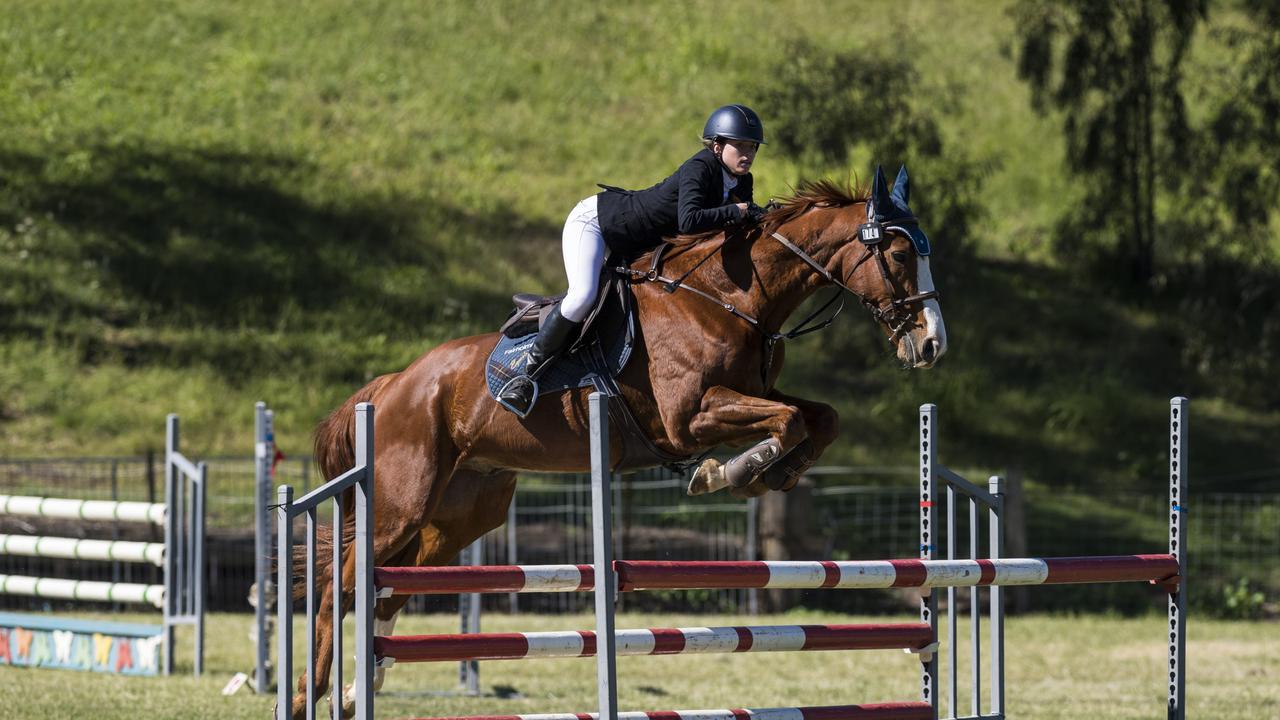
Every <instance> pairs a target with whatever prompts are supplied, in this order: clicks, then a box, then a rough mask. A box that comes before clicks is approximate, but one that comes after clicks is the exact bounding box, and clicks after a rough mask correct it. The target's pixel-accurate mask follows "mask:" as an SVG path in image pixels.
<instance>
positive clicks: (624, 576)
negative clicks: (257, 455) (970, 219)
mask: <svg viewBox="0 0 1280 720" xmlns="http://www.w3.org/2000/svg"><path fill="white" fill-rule="evenodd" d="M607 402H608V401H607V399H606V398H604V397H603V396H600V395H598V394H593V395H592V396H591V398H590V410H591V431H592V439H591V460H592V463H591V464H592V489H593V499H592V509H593V516H594V517H593V519H594V542H595V548H596V552H595V558H594V560H595V564H594V565H545V566H540V565H534V566H521V565H510V566H492V567H487V566H486V567H390V568H376V569H375V568H372V562H373V558H372V543H371V538H370V537H368V534H367V533H368V530H369V529H370V528H372V516H371V510H370V508H371V505H370V504H368V503H369V501H370V500H371V497H372V492H373V490H372V485H371V481H372V466H373V457H372V443H373V440H372V433H373V427H372V426H373V423H372V408H371V407H370V406H368V405H361V406H358V411H357V438H358V440H357V446H358V449H357V459H356V467H355V468H353V469H352V470H350V471H348V472H347V473H345V474H344V475H342V476H341V477H339V478H338V479H335V480H333V481H331V482H330V483H328V484H326V485H325V486H324V487H322V488H319V489H317V490H316V491H314V492H312V493H310V494H308V495H307V496H306V497H305V498H303V499H302V500H300V501H299V502H298V503H297V504H292V503H291V502H290V499H291V494H290V493H289V491H288V488H281V490H280V499H281V509H280V511H279V512H280V518H281V528H282V529H281V530H280V547H281V551H280V557H282V558H287V557H289V554H290V552H289V551H290V548H291V544H290V543H291V539H290V535H289V533H288V530H287V528H288V525H289V520H291V519H292V518H294V517H297V516H298V515H302V514H306V515H307V516H308V528H309V530H308V548H310V549H309V551H308V571H307V578H308V585H309V590H308V600H307V607H308V618H309V619H308V629H309V631H311V630H313V629H314V625H315V619H314V617H315V611H314V607H315V603H314V592H315V589H314V572H313V568H314V554H315V551H314V507H315V505H316V503H318V502H319V501H321V500H323V499H327V498H332V497H337V496H338V494H339V493H340V492H342V491H343V490H345V489H346V488H347V487H352V486H354V487H355V488H356V492H357V520H356V522H357V527H358V528H360V527H363V528H364V530H363V531H360V530H359V529H358V531H357V542H358V543H359V547H358V548H357V553H358V559H357V568H358V570H357V574H356V643H357V649H356V658H357V669H356V672H357V675H356V678H355V679H354V682H355V687H356V690H357V693H356V696H357V706H356V717H357V718H361V719H362V720H370V719H371V718H372V717H373V715H372V712H373V694H372V690H371V688H372V677H373V668H374V667H375V665H379V666H384V667H385V666H387V665H390V664H391V663H394V662H423V661H446V660H447V661H457V660H462V659H468V658H470V659H477V658H478V659H532V658H540V657H570V656H575V657H588V656H592V655H595V656H596V657H597V681H598V688H599V708H598V712H597V713H589V714H588V713H581V714H559V715H539V716H516V717H519V718H523V719H525V720H532V719H533V718H538V720H559V719H560V718H564V719H565V720H582V719H583V718H586V717H598V718H600V719H601V720H604V719H606V718H607V719H608V720H617V719H618V718H619V717H621V718H624V720H633V719H634V720H645V718H648V719H650V720H653V719H654V718H673V717H677V716H696V717H698V718H700V719H702V720H712V719H715V720H720V719H723V720H741V719H742V718H752V717H753V718H756V719H757V720H863V719H866V718H879V719H881V720H890V719H895V720H938V719H939V718H943V717H945V718H946V719H947V720H996V719H1002V718H1005V717H1006V710H1005V696H1004V658H1005V652H1004V627H1003V622H1004V616H1003V597H1002V594H1001V592H1000V590H999V586H1001V585H1056V584H1068V583H1115V582H1151V583H1156V584H1159V585H1161V586H1162V587H1163V588H1164V589H1165V590H1167V591H1168V592H1169V593H1170V599H1169V618H1170V620H1169V622H1170V634H1169V668H1170V673H1169V719H1170V720H1185V685H1184V682H1183V671H1184V664H1185V653H1186V648H1185V630H1186V628H1185V624H1186V620H1185V616H1184V612H1185V606H1184V596H1185V587H1184V585H1183V582H1184V577H1185V572H1184V570H1185V550H1186V548H1185V544H1184V543H1183V542H1181V540H1182V536H1183V535H1184V534H1185V513H1186V506H1185V496H1186V457H1187V439H1186V407H1187V401H1186V400H1185V399H1183V398H1175V399H1174V400H1173V401H1172V403H1171V410H1170V413H1171V414H1170V417H1171V420H1170V438H1171V439H1170V443H1171V444H1170V451H1171V459H1170V484H1169V488H1170V490H1169V492H1170V504H1171V505H1170V507H1171V513H1170V528H1169V537H1170V545H1169V549H1170V552H1169V553H1168V554H1151V555H1113V556H1098V557H1068V558H1003V557H1001V553H1002V549H1003V548H1002V547H1001V532H1002V514H1003V510H1004V507H1003V505H1004V502H1003V494H1002V489H1001V484H1000V480H999V478H991V479H990V481H989V482H988V485H987V488H986V489H983V488H981V487H979V486H978V485H975V484H973V483H971V482H969V481H967V480H965V479H964V478H963V477H962V476H960V475H959V474H958V473H956V472H955V471H953V470H951V469H949V468H947V467H946V466H944V465H942V464H941V463H939V462H938V428H937V408H936V407H934V406H932V405H926V406H923V407H921V409H920V446H919V447H920V451H921V457H920V490H921V494H920V509H921V512H920V528H921V545H920V552H919V557H918V558H912V559H902V560H858V561H803V562H763V561H727V562H714V561H700V562H663V561H627V560H611V558H610V553H611V545H610V540H611V539H610V536H609V532H608V530H609V522H608V520H609V517H610V513H611V508H610V502H609V501H610V496H611V493H610V491H609V483H608V480H609V477H610V472H609V449H608V425H607V421H606V418H607ZM941 488H945V490H946V493H945V497H946V508H947V512H946V516H947V520H948V522H947V523H946V526H947V530H946V532H947V558H946V559H945V560H939V559H937V552H938V547H937V543H938V542H939V538H940V536H941V534H940V528H939V527H938V526H937V523H936V517H937V514H938V513H937V509H938V508H937V507H936V506H935V503H936V502H937V501H938V498H939V495H938V493H939V491H940V489H941ZM961 496H963V497H966V498H967V499H968V508H969V557H968V558H967V559H956V557H955V556H956V554H957V549H956V545H957V542H956V534H957V533H956V524H955V516H956V512H957V509H958V507H959V506H958V504H957V503H958V500H957V498H958V497H961ZM362 501H363V502H364V503H365V504H363V505H361V504H360V503H361V502H362ZM981 507H986V508H987V509H988V516H989V517H988V526H989V542H988V545H989V551H988V556H987V557H982V558H980V557H979V542H978V540H979V537H978V536H979V526H980V519H981V513H980V508H981ZM340 512H341V510H340V508H339V512H338V514H339V515H340ZM361 523H363V525H361ZM337 526H338V524H335V527H337ZM361 532H363V533H364V534H363V535H362V534H361ZM335 534H336V533H335ZM335 552H336V548H335ZM288 565H289V563H287V562H286V563H282V564H281V570H280V579H279V583H280V586H281V587H288V586H289V583H290V582H291V577H290V576H289V574H288V573H289V570H288ZM979 586H990V587H991V588H992V589H991V591H990V593H989V596H988V602H989V622H990V632H991V635H990V643H991V657H990V672H991V688H992V691H991V696H990V698H989V700H988V705H989V707H988V709H987V711H986V713H985V714H983V711H982V709H981V704H982V702H981V701H982V698H981V685H982V677H981V663H982V658H981V646H980V642H979V640H980V629H981V628H980V612H981V609H980V603H979V599H980V598H979V594H978V590H977V588H978V587H979ZM944 587H945V588H948V594H949V600H950V602H948V621H949V628H948V638H947V645H948V648H947V652H948V658H949V660H950V663H949V674H948V676H947V683H946V685H947V692H948V695H949V703H950V705H949V707H948V708H947V709H948V710H949V714H947V715H946V716H943V715H942V703H941V701H940V699H939V692H938V690H939V681H940V674H939V662H938V660H939V656H938V649H939V642H938V617H937V608H938V605H939V602H938V601H939V599H940V598H939V595H938V592H939V588H944ZM956 587H969V588H970V593H972V595H971V602H970V613H971V614H970V622H971V633H970V642H971V645H972V648H971V651H972V658H973V661H972V664H973V671H972V672H973V674H972V678H971V692H970V695H971V698H970V712H969V713H967V714H964V715H960V714H959V713H958V712H957V707H958V705H960V704H961V700H960V698H959V697H958V689H959V688H958V679H957V675H958V673H957V662H956V658H957V652H956V643H957V640H958V637H957V636H958V632H957V624H956V614H957V613H956V602H955V588H956ZM749 588H797V589H815V590H816V589H858V588H919V589H920V590H921V605H920V618H919V619H920V622H916V623H902V624H874V625H830V626H803V627H801V626H762V627H728V628H650V629H644V630H616V629H615V628H614V612H615V610H614V603H613V598H614V593H615V592H635V591H643V590H689V589H749ZM585 591H595V592H596V593H597V594H596V631H595V632H594V633H592V632H586V631H577V632H557V633H499V634H484V633H479V634H475V635H470V636H461V635H420V636H398V637H390V636H389V637H376V638H375V637H373V636H372V631H373V626H372V607H373V605H372V603H373V600H374V598H375V597H387V596H391V595H416V594H452V593H459V592H478V593H512V592H585ZM288 605H289V604H288V603H281V610H280V622H279V626H280V629H279V632H280V648H281V649H280V652H281V661H280V663H279V672H280V676H279V677H280V680H279V687H280V690H279V693H280V708H281V713H282V715H281V717H284V714H285V713H287V712H288V707H289V706H288V703H289V700H290V698H289V691H288V687H289V685H290V682H289V678H290V675H291V666H290V664H289V663H288V661H287V660H286V658H287V653H288V648H289V647H290V644H291V641H292V636H291V633H290V631H289V627H290V624H289V621H290V616H289V615H288V613H287V610H286V609H287V608H288ZM337 625H338V626H339V627H340V624H337ZM339 643H340V641H339V640H338V639H337V638H336V637H335V658H340V657H341V654H342V653H341V646H340V644H339ZM886 648H901V649H905V650H908V651H910V652H915V653H919V654H920V659H921V678H922V689H921V700H919V701H909V702H885V703H872V704H862V705H835V706H826V707H788V708H755V709H750V708H746V709H744V708H736V709H735V708H729V709H722V710H705V711H703V710H699V711H676V712H675V713H671V712H665V711H664V712H658V713H619V712H618V711H617V707H616V703H617V695H618V693H617V678H616V666H615V658H616V657H617V656H618V655H663V654H679V653H692V652H700V653H714V652H748V651H749V652H768V651H815V650H851V649H886ZM311 655H312V648H311V647H310V646H308V656H309V658H310V656H311ZM337 670H338V668H336V667H335V673H334V682H333V687H334V688H341V686H342V685H341V677H340V676H339V675H338V672H337ZM308 673H309V674H310V673H314V660H313V659H309V660H308ZM307 692H308V695H307V700H308V702H309V703H311V705H312V706H314V703H315V700H316V698H314V697H312V692H311V690H310V688H308V691H307ZM335 705H339V703H335ZM690 714H692V715H690ZM451 720H479V718H478V717H471V718H454V719H451Z"/></svg>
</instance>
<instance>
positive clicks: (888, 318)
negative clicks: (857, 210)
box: [772, 217, 938, 337]
mask: <svg viewBox="0 0 1280 720" xmlns="http://www.w3.org/2000/svg"><path fill="white" fill-rule="evenodd" d="M916 224H918V221H917V220H916V219H915V218H914V217H906V218H894V219H893V220H892V221H891V222H890V223H882V222H879V221H876V220H871V221H870V222H867V223H865V224H863V225H861V226H859V227H858V239H859V240H861V241H862V244H863V246H864V248H865V249H864V251H863V253H862V257H860V258H858V261H857V262H855V263H854V264H853V267H852V268H850V269H849V272H848V273H846V274H845V276H844V278H843V279H838V278H836V277H835V276H834V275H832V274H831V271H829V270H827V269H826V268H825V267H823V266H822V264H821V263H819V262H818V261H817V260H814V259H813V257H811V256H810V255H809V254H808V253H806V252H805V251H804V250H802V249H800V247H799V246H798V245H796V244H795V243H793V242H791V241H790V240H788V239H787V238H785V237H783V236H782V234H781V233H778V232H774V233H772V237H773V239H774V240H777V241H778V242H780V243H782V245H783V246H784V247H786V248H787V249H788V250H790V251H791V252H792V253H795V255H796V256H797V257H799V258H800V259H801V260H803V261H805V262H806V263H807V264H808V265H809V267H812V268H813V269H814V270H816V271H817V272H818V274H820V275H822V277H824V278H826V280H827V281H828V282H830V283H832V284H834V285H838V286H840V287H841V288H843V289H844V290H845V291H846V292H848V293H849V294H850V295H853V296H854V297H856V298H858V302H861V303H862V304H863V305H864V306H865V307H866V308H867V309H868V310H870V311H871V316H872V317H873V318H875V319H876V321H877V322H880V323H883V324H884V326H885V327H887V328H889V331H890V332H891V333H893V335H894V337H897V336H898V335H900V334H901V332H902V329H903V328H904V327H906V325H907V323H908V322H910V320H911V316H912V313H911V312H910V311H908V310H907V306H908V305H911V304H913V303H918V302H923V301H925V300H933V299H936V298H937V297H938V291H937V290H930V291H929V292H923V293H916V294H915V295H908V296H906V297H902V298H899V297H895V293H896V290H895V289H894V287H893V281H892V280H891V279H890V278H889V261H887V260H885V259H884V247H883V246H884V239H885V231H886V230H896V231H898V232H901V233H902V234H904V235H906V234H907V231H906V229H905V228H904V227H900V226H903V225H916ZM914 247H915V246H914V245H912V248H913V250H914ZM873 257H874V258H875V259H876V265H877V267H879V268H880V279H881V280H882V281H883V282H884V287H885V290H887V291H888V297H889V303H888V305H887V306H885V307H882V306H881V305H880V304H878V303H875V302H872V301H871V300H869V299H868V298H867V296H865V295H863V294H862V293H860V292H858V291H856V290H854V289H853V288H851V287H849V283H848V280H849V278H851V277H853V274H854V273H855V272H857V271H858V268H859V267H861V265H862V263H864V262H866V261H867V260H869V259H871V258H873Z"/></svg>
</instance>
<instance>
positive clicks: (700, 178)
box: [596, 148, 752, 257]
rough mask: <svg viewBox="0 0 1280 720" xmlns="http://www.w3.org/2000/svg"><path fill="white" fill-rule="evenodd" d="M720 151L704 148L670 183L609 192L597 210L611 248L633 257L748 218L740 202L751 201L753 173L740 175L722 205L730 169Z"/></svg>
mask: <svg viewBox="0 0 1280 720" xmlns="http://www.w3.org/2000/svg"><path fill="white" fill-rule="evenodd" d="M722 167H723V166H722V165H721V164H720V160H719V159H718V158H716V156H715V153H713V152H711V151H710V150H708V149H705V148H704V149H703V150H701V151H700V152H698V154H696V155H694V156H693V157H691V158H689V159H688V160H686V161H685V163H684V164H683V165H681V166H680V169H678V170H676V171H675V173H674V174H672V175H671V176H670V177H668V178H667V179H666V180H663V181H662V182H660V183H658V184H657V185H654V186H653V187H651V188H648V189H646V190H620V189H618V188H608V189H606V190H605V191H604V192H602V193H600V195H599V198H598V200H597V201H596V203H597V204H596V211H597V213H598V214H599V218H600V232H601V234H603V235H604V241H605V244H606V245H608V246H609V249H610V250H612V251H613V252H616V253H621V254H623V255H626V256H628V257H634V256H636V255H639V254H641V253H643V252H645V251H646V250H649V249H650V248H653V247H655V246H657V245H658V244H659V243H661V242H662V238H664V237H674V236H676V235H691V234H694V233H700V232H705V231H707V230H717V229H719V228H722V227H725V226H727V225H731V224H733V223H735V222H738V221H739V220H741V219H742V213H741V212H740V211H739V210H738V208H737V207H736V205H735V204H736V203H740V202H751V199H752V196H751V184H752V180H751V173H747V174H746V175H739V176H738V185H737V187H735V188H734V189H733V190H731V191H730V192H729V204H728V205H722V204H720V203H721V198H723V197H724V174H723V173H724V171H723V170H722Z"/></svg>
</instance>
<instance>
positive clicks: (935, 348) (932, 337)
mask: <svg viewBox="0 0 1280 720" xmlns="http://www.w3.org/2000/svg"><path fill="white" fill-rule="evenodd" d="M916 285H917V287H918V290H917V292H922V293H926V292H933V291H934V290H936V289H937V288H935V287H934V285H933V274H932V273H930V272H929V258H928V257H917V258H916ZM923 314H924V331H923V337H921V338H920V343H919V344H918V346H917V347H919V348H920V358H919V360H918V361H917V363H916V364H915V367H921V368H924V367H930V366H932V365H933V364H934V363H935V362H937V361H938V358H940V357H942V354H943V353H945V352H946V351H947V326H946V324H945V323H943V322H942V306H941V305H939V304H938V300H937V299H936V298H930V299H928V300H925V301H924V310H923Z"/></svg>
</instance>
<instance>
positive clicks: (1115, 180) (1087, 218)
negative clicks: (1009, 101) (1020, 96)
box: [1015, 0, 1206, 284]
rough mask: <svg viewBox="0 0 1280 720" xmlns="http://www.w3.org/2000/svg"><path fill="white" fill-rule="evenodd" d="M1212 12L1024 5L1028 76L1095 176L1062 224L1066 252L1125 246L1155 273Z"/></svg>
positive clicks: (1089, 176)
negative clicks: (1188, 73)
mask: <svg viewBox="0 0 1280 720" xmlns="http://www.w3.org/2000/svg"><path fill="white" fill-rule="evenodd" d="M1205 12H1206V0H1165V1H1163V2H1161V1H1160V0H1122V1H1121V2H1115V1H1114V0H1069V1H1068V2H1049V1H1047V0H1023V1H1022V2H1020V3H1019V4H1018V5H1017V6H1016V7H1015V17H1016V20H1017V26H1018V35H1019V40H1020V46H1021V47H1020V52H1019V54H1018V75H1019V77H1021V78H1022V79H1024V80H1026V81H1027V82H1028V83H1029V84H1030V86H1031V90H1032V104H1033V106H1034V107H1035V108H1036V109H1038V110H1040V111H1047V110H1050V109H1052V110H1056V111H1060V112H1061V113H1062V124H1063V133H1064V135H1065V136H1066V141H1067V151H1068V155H1067V158H1068V159H1067V162H1068V166H1069V168H1070V169H1071V170H1072V171H1074V172H1076V173H1078V174H1080V175H1081V176H1082V177H1084V179H1085V180H1086V188H1087V191H1086V203H1085V206H1084V208H1083V212H1080V213H1076V214H1073V216H1072V218H1071V219H1070V220H1068V221H1067V223H1066V225H1067V228H1065V231H1064V232H1061V233H1060V239H1061V240H1062V241H1063V242H1062V243H1060V245H1059V249H1060V251H1062V252H1063V253H1064V254H1067V255H1074V254H1076V253H1077V252H1078V251H1088V250H1103V251H1104V252H1105V251H1108V250H1113V249H1114V250H1119V251H1120V252H1121V253H1122V255H1123V256H1124V257H1125V258H1126V259H1127V260H1128V261H1129V268H1130V271H1131V273H1132V277H1133V279H1134V280H1135V281H1136V282H1138V283H1140V284H1146V283H1149V282H1151V280H1152V279H1153V278H1154V276H1155V272H1156V267H1155V260H1156V257H1155V256H1156V245H1157V239H1158V237H1159V236H1160V235H1161V227H1160V218H1158V217H1157V205H1156V203H1157V192H1158V191H1159V190H1162V189H1166V190H1169V189H1174V188H1176V187H1177V186H1178V184H1179V177H1180V176H1179V168H1180V165H1181V158H1182V157H1183V155H1184V153H1185V150H1186V148H1187V145H1188V142H1189V140H1190V138H1191V130H1190V128H1189V126H1188V122H1187V111H1186V101H1185V98H1184V93H1185V90H1184V82H1183V81H1184V78H1183V62H1184V60H1185V58H1186V54H1187V49H1188V47H1189V45H1190V42H1191V40H1192V37H1193V35H1194V33H1195V31H1196V28H1197V27H1198V25H1199V24H1200V21H1201V20H1203V19H1204V17H1205ZM1113 238H1117V239H1118V240H1113ZM1113 243H1118V247H1113V246H1112V244H1113Z"/></svg>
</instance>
